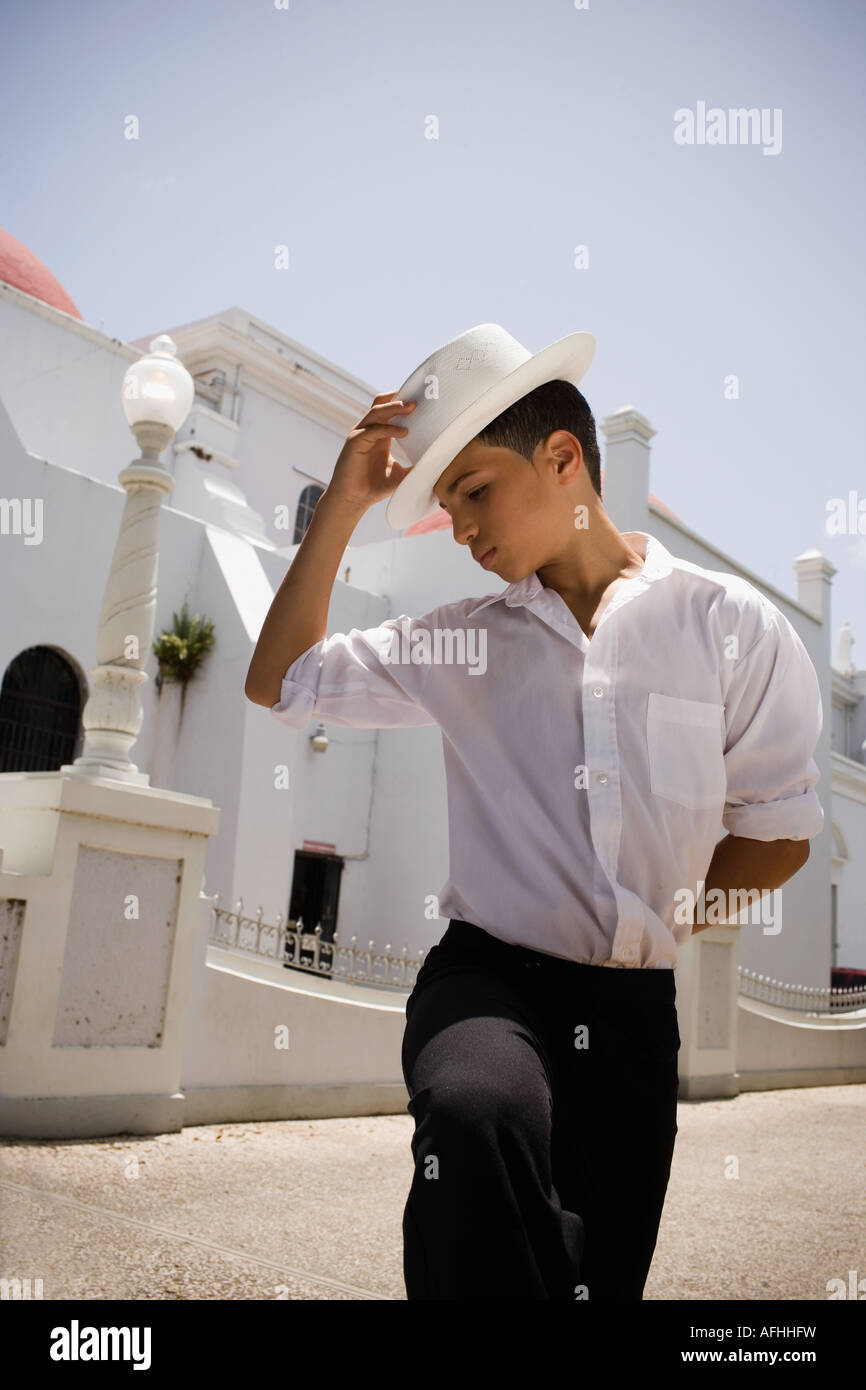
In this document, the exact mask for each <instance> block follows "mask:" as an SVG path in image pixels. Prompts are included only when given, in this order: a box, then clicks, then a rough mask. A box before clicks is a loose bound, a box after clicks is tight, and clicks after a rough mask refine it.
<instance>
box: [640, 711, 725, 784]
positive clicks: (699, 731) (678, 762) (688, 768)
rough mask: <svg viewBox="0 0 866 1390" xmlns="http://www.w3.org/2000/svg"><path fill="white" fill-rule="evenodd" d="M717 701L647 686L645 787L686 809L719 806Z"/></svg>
mask: <svg viewBox="0 0 866 1390" xmlns="http://www.w3.org/2000/svg"><path fill="white" fill-rule="evenodd" d="M724 712H725V707H724V705H722V704H716V703H715V702H713V701H708V700H684V699H681V698H680V697H679V696H676V695H662V694H661V693H660V692H659V691H656V690H651V691H650V693H649V701H648V704H647V716H646V741H647V754H648V757H649V774H650V789H651V791H652V793H653V795H654V796H663V797H665V798H666V799H667V800H668V801H676V802H677V803H678V804H679V805H680V806H685V807H686V808H687V809H688V810H690V811H706V810H711V809H713V808H714V807H716V806H717V807H718V808H719V810H721V809H722V808H723V806H724V802H725V792H726V790H727V777H726V774H725V759H724Z"/></svg>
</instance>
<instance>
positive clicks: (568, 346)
mask: <svg viewBox="0 0 866 1390" xmlns="http://www.w3.org/2000/svg"><path fill="white" fill-rule="evenodd" d="M594 356H595V337H594V336H593V334H592V333H569V334H568V335H567V337H565V338H560V339H558V341H557V342H555V343H551V344H550V346H549V347H546V348H542V350H541V352H537V353H535V355H534V356H533V357H530V358H528V359H527V361H526V362H524V363H522V364H521V366H519V367H515V369H514V371H513V372H509V373H508V375H507V376H504V377H503V378H502V380H501V381H498V382H497V383H496V385H495V386H491V387H490V389H489V390H488V391H485V392H484V393H483V395H481V396H479V397H478V399H477V400H476V401H473V403H472V405H471V406H469V407H467V409H466V410H464V411H463V412H462V413H461V414H460V415H458V416H457V417H456V419H454V420H452V421H451V423H450V425H448V426H447V427H446V428H445V429H444V430H443V431H442V433H441V434H440V435H438V436H437V438H436V439H435V440H434V441H433V443H432V444H431V445H430V447H429V449H425V451H424V453H423V454H422V455H421V457H420V458H419V459H418V462H417V463H416V464H414V465H413V466H412V467H410V470H409V472H408V474H407V475H406V477H405V478H404V479H403V481H402V482H401V483H399V484H398V486H397V487H396V488H395V489H394V492H393V493H392V494H391V497H390V499H389V501H388V505H387V507H386V509H385V518H386V520H387V522H388V525H389V526H390V527H391V528H392V530H394V531H403V530H405V529H406V527H407V526H414V524H415V522H416V521H423V520H424V518H425V517H428V516H432V515H433V513H434V512H435V511H437V510H438V508H439V499H438V498H437V497H436V496H435V494H434V492H433V487H434V485H435V484H436V482H437V481H438V479H439V478H440V477H441V475H442V474H443V473H444V471H445V469H446V468H447V467H448V465H449V464H450V463H451V462H452V461H453V460H454V459H455V458H456V457H457V455H458V454H459V453H460V450H461V449H463V448H465V446H466V445H467V444H468V443H469V442H470V440H472V439H474V438H475V436H476V434H478V432H479V430H483V429H484V427H485V425H489V424H490V422H491V421H492V420H495V419H496V417H497V415H501V414H502V412H503V410H506V409H507V408H508V406H510V405H513V404H514V402H515V401H518V400H520V398H521V396H525V395H527V393H528V392H529V391H534V390H535V388H536V386H543V385H544V383H545V382H547V381H556V380H563V381H570V382H571V383H572V385H574V386H579V385H580V382H581V381H582V380H583V377H584V376H585V374H586V372H587V369H588V368H589V366H590V364H591V362H592V359H593V357H594ZM391 452H392V453H393V455H394V457H395V458H396V459H397V461H398V463H402V466H404V467H405V466H406V464H407V463H408V462H409V461H408V459H407V457H406V455H405V453H403V451H402V450H401V449H400V444H399V441H398V440H396V439H395V440H394V441H393V442H392V446H391ZM401 455H402V460H401ZM403 460H405V462H402V461H403Z"/></svg>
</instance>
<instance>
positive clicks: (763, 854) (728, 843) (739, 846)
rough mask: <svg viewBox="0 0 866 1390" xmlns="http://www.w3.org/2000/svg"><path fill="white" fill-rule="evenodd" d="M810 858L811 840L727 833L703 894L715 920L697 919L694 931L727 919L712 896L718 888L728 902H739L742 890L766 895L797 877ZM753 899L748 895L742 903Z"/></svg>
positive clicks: (709, 873) (715, 852) (714, 858)
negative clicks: (772, 838) (752, 838)
mask: <svg viewBox="0 0 866 1390" xmlns="http://www.w3.org/2000/svg"><path fill="white" fill-rule="evenodd" d="M808 858H809V841H808V840H748V839H744V838H743V837H742V836H739V835H726V836H725V838H724V839H723V840H720V841H719V843H718V844H717V845H716V848H715V851H714V853H713V857H712V859H711V860H710V866H709V868H708V869H707V877H706V880H705V883H704V892H703V897H704V898H705V899H707V900H708V904H707V911H706V915H707V916H708V917H711V918H712V919H713V920H711V921H709V922H707V921H704V922H695V924H694V926H693V927H692V932H693V933H694V932H698V931H705V930H706V928H707V927H713V926H716V925H717V924H719V923H722V922H725V921H727V913H726V912H725V909H724V906H722V905H721V903H720V904H719V906H718V907H717V906H716V901H717V900H714V899H710V894H711V893H712V892H713V890H714V889H721V890H722V892H723V893H724V895H725V899H724V900H725V903H730V902H733V903H736V896H735V895H736V893H737V892H738V891H739V892H740V893H741V894H746V893H754V891H757V892H758V894H759V896H760V897H763V895H764V894H765V893H770V892H772V891H773V889H774V888H781V886H782V884H783V883H787V881H788V879H789V878H793V876H794V874H795V873H797V871H798V870H799V869H801V868H802V867H803V865H804V864H805V862H806V860H807V859H808ZM729 895H732V896H729ZM753 900H754V899H753V898H745V897H744V898H743V899H742V903H741V906H743V907H744V906H746V905H747V904H748V903H749V902H750V901H753ZM734 915H736V913H735V914H734ZM735 925H736V924H735Z"/></svg>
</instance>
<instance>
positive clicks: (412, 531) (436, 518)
mask: <svg viewBox="0 0 866 1390" xmlns="http://www.w3.org/2000/svg"><path fill="white" fill-rule="evenodd" d="M601 489H602V492H604V465H602V468H601ZM648 495H649V500H650V502H652V504H653V506H654V507H661V509H662V511H663V512H667V513H668V516H672V517H673V518H674V520H675V521H682V517H679V516H677V514H676V512H672V511H671V509H670V507H667V506H665V504H664V502H660V501H659V499H658V498H657V497H653V495H652V493H649V494H648ZM450 525H451V518H450V516H449V515H448V513H447V512H443V511H442V508H441V507H439V508H437V509H436V511H435V512H433V514H432V516H425V517H424V518H423V520H421V521H416V522H415V524H414V526H410V527H409V530H408V531H405V532H404V535H406V536H422V535H423V534H424V532H425V531H444V530H446V528H447V527H449V526H450Z"/></svg>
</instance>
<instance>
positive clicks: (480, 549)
mask: <svg viewBox="0 0 866 1390" xmlns="http://www.w3.org/2000/svg"><path fill="white" fill-rule="evenodd" d="M582 462H583V454H582V450H581V446H580V443H579V441H578V440H577V439H576V438H575V436H574V435H573V434H569V432H568V431H567V430H556V431H554V433H553V434H551V435H550V436H549V437H548V438H547V439H546V440H545V441H544V442H543V443H541V444H539V445H538V447H537V449H536V450H535V453H534V455H533V459H532V463H531V464H530V463H529V462H528V461H527V459H525V458H523V457H522V455H520V454H517V453H515V452H514V451H513V450H512V449H504V448H494V447H492V446H490V445H489V444H481V443H479V442H478V441H477V440H474V439H473V440H472V441H471V442H470V443H469V444H467V445H466V447H465V448H464V449H461V451H460V453H459V454H457V456H456V457H455V458H454V459H452V461H451V463H450V464H449V465H448V467H447V468H446V469H445V471H444V472H443V473H442V474H440V476H439V478H437V480H436V483H435V485H434V487H433V494H434V496H435V497H437V498H438V499H439V505H440V506H441V507H444V509H445V510H446V511H447V512H448V514H449V515H450V517H451V520H452V523H453V528H454V539H455V540H456V541H457V542H458V544H459V545H468V546H469V548H470V549H471V551H472V554H473V556H474V558H475V559H476V560H477V561H478V562H479V563H480V562H481V560H482V559H483V558H484V555H485V552H487V551H489V550H491V549H493V551H494V554H493V555H492V556H491V557H490V559H488V561H487V563H486V564H485V566H484V568H485V569H487V570H490V571H492V572H493V573H495V574H498V575H499V576H500V578H502V579H504V580H506V582H507V583H509V584H513V583H517V582H519V581H520V580H521V579H525V578H526V577H527V575H529V574H531V573H532V572H533V570H538V569H540V568H541V567H542V566H544V565H547V564H550V563H552V562H554V561H555V560H556V559H558V558H559V557H560V556H561V555H562V554H563V553H564V552H566V551H567V550H568V549H569V548H570V547H572V546H573V545H574V538H575V529H574V507H575V505H576V504H577V503H579V502H584V501H587V500H588V499H587V498H586V495H585V490H586V488H587V487H589V488H590V489H591V488H592V484H591V483H590V482H589V479H588V477H587V474H586V469H585V468H583V467H582V466H581V465H582ZM464 475H466V476H464ZM469 475H471V476H469ZM452 489H453V490H452Z"/></svg>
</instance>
